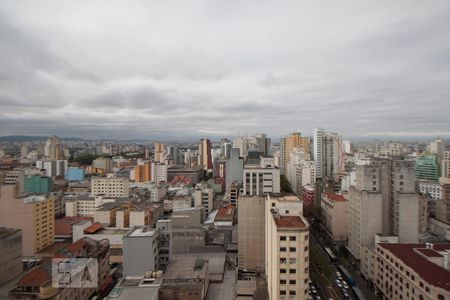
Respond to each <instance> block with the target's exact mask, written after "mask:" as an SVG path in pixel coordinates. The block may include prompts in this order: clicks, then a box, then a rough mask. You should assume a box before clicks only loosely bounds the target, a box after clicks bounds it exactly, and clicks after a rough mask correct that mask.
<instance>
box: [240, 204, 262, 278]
mask: <svg viewBox="0 0 450 300" xmlns="http://www.w3.org/2000/svg"><path fill="white" fill-rule="evenodd" d="M266 201H267V197H265V196H242V197H240V198H239V209H238V224H239V230H238V266H239V269H246V270H254V271H256V272H264V267H265V227H264V226H265V221H264V220H265V219H264V218H265V208H266Z"/></svg>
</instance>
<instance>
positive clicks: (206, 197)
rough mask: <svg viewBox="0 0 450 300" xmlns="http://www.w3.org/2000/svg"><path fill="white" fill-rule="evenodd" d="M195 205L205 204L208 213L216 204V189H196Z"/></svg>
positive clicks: (194, 194)
mask: <svg viewBox="0 0 450 300" xmlns="http://www.w3.org/2000/svg"><path fill="white" fill-rule="evenodd" d="M193 196H194V206H200V205H203V206H204V207H205V212H206V213H207V214H208V213H209V212H210V211H211V210H212V209H213V206H214V196H215V193H214V190H213V189H211V188H198V189H195V190H194V193H193Z"/></svg>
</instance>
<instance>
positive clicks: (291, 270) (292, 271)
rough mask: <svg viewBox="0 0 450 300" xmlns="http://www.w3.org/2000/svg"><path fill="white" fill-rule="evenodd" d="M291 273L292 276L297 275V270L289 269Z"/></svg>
mask: <svg viewBox="0 0 450 300" xmlns="http://www.w3.org/2000/svg"><path fill="white" fill-rule="evenodd" d="M289 273H290V274H295V273H297V270H295V269H289Z"/></svg>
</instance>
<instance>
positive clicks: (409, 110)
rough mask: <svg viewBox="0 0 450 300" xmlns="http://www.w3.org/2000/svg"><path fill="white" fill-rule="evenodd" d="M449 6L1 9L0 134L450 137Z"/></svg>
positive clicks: (48, 5) (44, 4)
mask: <svg viewBox="0 0 450 300" xmlns="http://www.w3.org/2000/svg"><path fill="white" fill-rule="evenodd" d="M449 8H450V4H449V3H448V2H444V1H436V2H432V3H430V2H427V3H424V2H420V1H411V2H402V3H392V2H391V1H381V2H376V3H375V2H373V3H360V2H357V1H350V2H346V3H339V4H326V5H325V4H323V3H320V2H318V3H298V2H286V3H284V5H279V4H277V3H269V2H267V3H260V2H247V3H245V4H243V3H240V4H239V5H236V4H230V3H214V4H212V3H210V2H205V1H195V2H193V3H190V6H188V7H187V6H186V5H182V3H181V2H173V3H165V4H156V3H152V4H149V3H144V2H127V3H119V2H110V1H108V2H105V1H97V2H93V3H90V4H89V5H84V4H81V3H77V2H72V3H67V2H65V3H59V2H53V1H39V3H32V2H29V3H27V2H9V3H6V2H5V3H2V4H0V15H1V21H0V35H1V36H2V39H0V55H2V57H3V58H6V59H4V60H3V62H2V68H0V78H1V80H0V88H1V91H2V92H1V93H0V106H1V107H2V109H1V111H0V135H10V134H29V135H52V134H57V135H59V136H75V137H83V138H91V139H102V138H105V139H124V137H126V139H128V138H133V139H144V138H148V137H151V138H154V139H159V138H160V137H163V136H164V137H166V136H167V137H169V138H173V139H177V138H180V137H183V138H192V139H195V138H197V137H201V136H214V137H217V138H220V137H227V136H233V135H237V132H238V131H240V132H241V135H245V133H246V132H249V133H250V134H252V133H256V132H259V131H263V132H266V133H267V134H268V135H270V136H273V137H281V136H283V135H285V134H286V133H287V131H289V128H291V130H290V131H294V130H295V129H297V128H302V129H303V130H304V131H305V132H306V134H307V135H311V134H312V131H313V128H316V127H323V128H327V129H329V130H332V131H335V132H340V133H341V134H342V135H343V136H348V137H369V138H370V137H377V136H390V137H392V139H395V138H401V137H408V136H411V137H429V138H434V137H437V136H440V137H449V136H450V131H449V130H448V128H450V120H449V118H448V111H449V109H450V107H449V101H448V99H449V95H450V87H449V85H448V81H449V79H450V66H449V61H450V59H449V58H450V57H449V56H450V54H449V53H450V51H449V50H450V42H449V41H450V38H449V35H450V26H449V25H450V24H449V22H450V21H449V20H450V19H449V18H448V11H449ZM51 11H58V14H57V15H54V14H52V15H51V18H50V15H49V12H51ZM260 128H261V129H264V130H260Z"/></svg>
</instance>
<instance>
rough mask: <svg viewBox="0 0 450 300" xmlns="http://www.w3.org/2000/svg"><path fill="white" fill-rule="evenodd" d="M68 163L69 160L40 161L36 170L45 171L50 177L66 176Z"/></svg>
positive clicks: (37, 162)
mask: <svg viewBox="0 0 450 300" xmlns="http://www.w3.org/2000/svg"><path fill="white" fill-rule="evenodd" d="M68 163H69V162H68V161H67V160H38V161H36V168H38V169H41V170H45V174H46V175H47V176H49V177H55V176H65V175H66V173H67V169H68Z"/></svg>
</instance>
